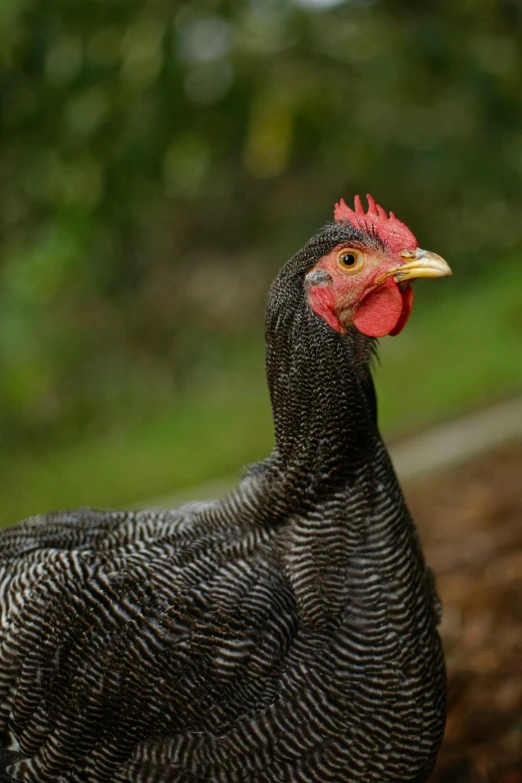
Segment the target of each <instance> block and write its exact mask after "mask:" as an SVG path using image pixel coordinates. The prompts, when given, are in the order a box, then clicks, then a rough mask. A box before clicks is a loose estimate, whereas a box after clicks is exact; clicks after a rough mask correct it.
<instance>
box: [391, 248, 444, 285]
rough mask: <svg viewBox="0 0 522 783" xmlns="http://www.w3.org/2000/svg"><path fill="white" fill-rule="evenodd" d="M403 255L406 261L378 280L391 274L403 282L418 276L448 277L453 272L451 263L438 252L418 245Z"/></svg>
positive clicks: (403, 252)
mask: <svg viewBox="0 0 522 783" xmlns="http://www.w3.org/2000/svg"><path fill="white" fill-rule="evenodd" d="M401 256H402V258H404V259H406V261H405V263H404V264H398V265H397V266H394V267H393V268H392V269H388V271H387V272H386V274H384V275H383V276H382V277H380V278H379V280H378V281H377V282H379V283H382V281H383V280H385V279H386V278H387V277H390V276H391V275H393V279H394V280H395V282H396V283H402V282H403V281H404V280H415V279H416V278H417V277H447V276H448V275H451V274H452V271H451V269H450V267H449V264H448V263H447V262H446V261H444V259H443V258H441V256H439V255H437V253H430V252H429V251H428V250H421V248H420V247H418V248H417V249H416V250H403V251H402V253H401ZM408 259H411V260H408Z"/></svg>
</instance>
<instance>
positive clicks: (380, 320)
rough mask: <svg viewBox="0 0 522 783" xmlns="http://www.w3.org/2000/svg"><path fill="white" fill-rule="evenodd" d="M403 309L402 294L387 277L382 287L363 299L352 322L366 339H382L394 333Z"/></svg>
mask: <svg viewBox="0 0 522 783" xmlns="http://www.w3.org/2000/svg"><path fill="white" fill-rule="evenodd" d="M403 309H404V304H403V297H402V294H401V292H400V291H399V288H398V286H397V283H396V282H395V281H394V279H393V278H392V277H389V278H387V280H386V281H385V282H384V283H383V285H381V286H379V288H376V289H375V291H372V292H371V293H369V294H368V295H367V296H365V297H364V299H363V300H362V302H361V303H360V304H359V306H358V307H357V311H356V313H355V317H354V319H353V322H354V324H355V326H356V327H357V329H358V330H359V331H360V332H362V333H363V334H366V335H367V336H368V337H384V336H385V335H386V334H392V333H393V332H394V331H395V329H396V328H397V326H398V324H399V322H400V321H401V317H402V313H403ZM410 309H411V308H410ZM408 315H409V313H408ZM406 318H407V316H406ZM404 323H406V321H404ZM402 326H404V324H402ZM402 326H401V328H402Z"/></svg>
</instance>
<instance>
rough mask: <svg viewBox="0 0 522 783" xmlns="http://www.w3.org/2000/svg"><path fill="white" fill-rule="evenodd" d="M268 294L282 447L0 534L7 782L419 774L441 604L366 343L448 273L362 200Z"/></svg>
mask: <svg viewBox="0 0 522 783" xmlns="http://www.w3.org/2000/svg"><path fill="white" fill-rule="evenodd" d="M368 201H369V208H368V211H367V212H366V213H365V211H364V209H363V208H362V205H361V202H360V200H359V199H358V198H356V201H355V210H352V209H350V208H348V207H347V206H346V204H345V203H344V201H341V202H340V203H339V204H338V205H337V206H336V209H335V220H334V222H332V223H329V224H327V225H326V226H325V228H324V229H323V230H321V231H320V232H319V233H318V234H316V235H315V236H314V237H313V238H312V239H311V240H310V241H309V242H308V244H306V245H305V247H304V248H303V249H302V250H300V251H299V252H298V253H297V254H296V255H295V256H294V257H293V258H292V259H291V260H290V261H289V262H288V263H287V264H286V266H284V267H283V269H282V270H281V272H280V273H279V274H278V276H277V278H276V279H275V281H274V283H273V285H272V288H271V291H270V295H269V300H268V306H267V316H266V370H267V378H268V385H269V389H270V395H271V402H272V409H273V418H274V425H275V440H276V445H275V447H274V450H273V452H272V454H271V456H270V457H268V459H266V460H265V461H263V462H261V463H259V464H257V465H255V466H254V467H252V468H251V469H250V470H249V471H248V472H247V473H246V474H245V476H244V478H243V479H242V481H241V482H240V484H239V487H238V488H237V489H236V490H235V491H234V492H232V493H231V494H230V495H229V496H228V497H226V498H225V499H224V500H219V501H212V502H205V503H192V504H187V505H185V506H182V507H181V508H179V509H177V510H171V511H142V512H139V513H127V512H120V513H109V512H103V511H95V510H91V509H82V510H78V511H73V512H62V513H55V514H48V515H45V516H40V517H36V518H33V519H29V520H27V521H25V522H22V523H20V524H18V525H17V526H14V527H12V528H11V529H8V530H4V531H3V532H1V533H0V610H1V618H0V781H2V783H7V781H10V782H12V781H23V783H51V782H54V783H80V782H81V783H102V781H106V782H107V783H109V781H110V783H189V782H190V783H196V782H197V781H207V782H210V781H212V782H216V783H217V782H222V783H236V781H248V783H275V781H286V782H288V783H300V782H302V783H305V781H306V783H327V782H328V783H330V782H334V781H335V782H339V783H341V782H342V781H346V783H348V781H349V783H362V782H363V781H364V783H369V782H370V781H375V782H376V783H377V781H378V782H379V783H384V782H385V781H386V782H388V781H390V782H391V781H396V782H397V783H398V782H399V781H400V783H405V781H415V782H416V783H420V782H421V781H425V780H427V778H428V777H429V774H430V771H431V769H432V767H433V764H434V761H435V758H436V755H437V751H438V748H439V745H440V742H441V737H442V733H443V727H444V719H445V674H444V661H443V655H442V651H441V645H440V640H439V636H438V633H437V629H436V626H437V622H438V613H437V598H436V594H435V591H434V586H433V578H432V576H431V572H430V570H429V569H428V568H427V567H426V565H425V562H424V559H423V555H422V552H421V548H420V545H419V540H418V537H417V534H416V531H415V527H414V525H413V522H412V519H411V517H410V515H409V513H408V510H407V508H406V505H405V502H404V499H403V496H402V494H401V490H400V487H399V484H398V482H397V478H396V476H395V474H394V471H393V468H392V465H391V463H390V459H389V457H388V453H387V451H386V448H385V446H384V444H383V441H382V440H381V437H380V435H379V431H378V428H377V414H376V397H375V391H374V386H373V382H372V377H371V374H370V364H371V360H372V356H373V354H374V353H375V339H374V338H376V337H381V336H384V335H387V334H397V333H398V332H399V331H400V330H401V329H402V328H403V327H404V325H405V324H406V321H407V320H408V316H409V314H410V311H411V308H412V303H413V294H412V289H411V286H410V281H411V280H412V279H415V278H418V277H439V276H443V275H448V274H451V272H450V270H449V267H448V265H447V264H446V262H445V261H443V260H442V259H441V258H440V257H439V256H437V255H435V254H433V253H428V252H425V251H423V250H421V249H420V248H419V247H418V245H417V241H416V239H415V237H414V236H413V234H412V233H411V231H409V229H408V228H406V226H405V225H404V224H403V223H401V222H400V221H399V220H397V219H396V218H395V216H394V215H393V213H390V216H389V217H388V216H387V214H386V213H385V212H384V210H383V209H381V207H379V206H377V205H376V204H375V202H374V201H373V199H372V198H371V197H368Z"/></svg>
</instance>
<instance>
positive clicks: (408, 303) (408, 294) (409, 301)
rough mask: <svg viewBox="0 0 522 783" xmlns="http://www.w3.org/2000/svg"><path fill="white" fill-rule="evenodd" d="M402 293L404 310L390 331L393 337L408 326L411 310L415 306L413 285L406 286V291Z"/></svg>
mask: <svg viewBox="0 0 522 783" xmlns="http://www.w3.org/2000/svg"><path fill="white" fill-rule="evenodd" d="M401 295H402V312H401V315H400V318H399V320H398V321H397V324H396V326H395V328H394V329H392V331H391V332H390V334H391V336H392V337H395V336H396V335H397V334H400V333H401V332H402V330H403V329H404V327H405V326H406V323H407V321H408V318H409V317H410V314H411V310H412V307H413V288H412V287H411V285H409V286H408V287H407V288H405V289H404V291H401Z"/></svg>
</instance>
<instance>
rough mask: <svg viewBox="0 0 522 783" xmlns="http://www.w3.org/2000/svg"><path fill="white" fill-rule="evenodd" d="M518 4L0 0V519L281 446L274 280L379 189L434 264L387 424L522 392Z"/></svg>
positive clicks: (167, 486) (521, 10) (387, 345)
mask: <svg viewBox="0 0 522 783" xmlns="http://www.w3.org/2000/svg"><path fill="white" fill-rule="evenodd" d="M521 36H522V5H521V3H520V2H518V0H463V1H462V2H455V1H454V0H451V1H450V0H446V2H443V0H437V1H435V0H431V1H430V0H424V2H422V3H420V2H418V0H389V1H388V2H384V0H382V1H381V2H378V1H377V0H374V1H373V2H370V1H368V0H366V1H365V0H351V2H350V1H348V0H345V1H344V2H339V0H294V1H293V2H292V1H291V0H244V1H242V0H236V1H235V2H220V1H219V0H190V2H186V3H175V4H173V3H169V2H166V0H139V1H138V0H125V1H124V0H103V1H102V0H75V1H74V3H71V2H70V0H3V1H2V3H1V4H0V58H1V91H0V97H1V128H0V133H1V136H0V140H1V144H0V177H1V187H0V202H1V210H0V213H1V228H2V232H1V239H0V244H1V267H0V366H1V372H0V437H1V444H2V448H1V451H0V522H1V523H8V522H12V521H14V520H15V519H17V518H20V517H24V516H27V515H29V514H33V513H36V512H42V511H47V510H50V509H53V508H63V507H71V506H79V505H84V504H89V505H93V506H105V507H114V506H121V505H123V506H125V505H127V506H128V505H132V504H138V503H141V502H142V501H146V500H147V499H149V498H152V499H155V498H161V497H163V496H168V495H169V494H171V493H175V492H177V491H178V490H181V489H183V488H184V487H187V486H191V485H194V484H198V483H200V482H208V481H212V480H214V479H217V478H220V477H223V476H230V475H233V474H237V472H238V471H239V469H240V468H241V466H242V465H244V464H245V463H249V462H251V461H253V460H255V459H258V458H261V457H262V456H264V455H266V454H267V452H268V451H269V450H270V448H271V444H272V428H271V421H270V410H269V404H268V395H267V392H266V389H265V382H264V371H263V314H264V306H265V301H266V295H267V290H268V287H269V284H270V282H271V279H272V278H273V276H274V274H275V272H276V271H277V269H278V268H279V267H280V266H281V265H282V264H283V263H284V262H285V260H286V259H287V258H288V257H289V256H290V255H292V254H293V253H294V252H295V251H296V250H297V249H298V248H299V247H301V246H302V245H303V244H304V243H305V241H306V240H307V239H308V238H309V236H310V235H311V234H312V233H314V232H315V231H316V230H317V229H318V228H319V227H320V226H321V225H322V224H324V223H325V222H326V221H327V220H330V219H331V217H332V209H333V206H334V203H335V201H336V200H338V199H339V197H341V196H344V197H345V198H346V199H347V200H348V201H350V202H351V201H352V199H353V195H354V194H355V193H358V192H360V193H361V194H364V193H367V192H370V193H372V194H373V195H374V196H375V198H376V199H377V200H378V202H379V203H381V204H382V205H383V206H384V207H385V208H386V209H388V210H389V209H392V210H394V211H395V212H396V214H397V215H398V216H399V217H400V218H401V219H402V220H404V221H405V222H406V223H407V224H408V225H409V226H410V227H411V228H412V229H413V231H414V233H415V234H416V235H417V237H418V238H419V241H420V244H421V246H424V247H426V248H428V249H430V250H434V251H436V252H438V253H440V254H441V255H443V256H444V257H445V258H447V259H448V261H449V262H450V263H451V266H452V268H453V270H454V277H453V278H452V279H451V280H444V281H440V282H436V283H429V284H427V285H425V284H424V283H423V282H422V281H421V282H420V283H419V284H418V285H417V299H416V307H415V310H414V314H413V317H412V319H411V321H410V323H409V325H408V328H407V329H406V330H405V331H404V332H403V334H402V335H401V336H400V338H398V339H397V340H394V339H386V340H384V341H383V343H382V350H381V355H382V366H381V367H378V368H377V385H378V391H379V398H380V415H381V424H382V427H383V428H384V431H385V432H386V433H387V434H388V436H394V435H403V434H406V433H409V432H413V431H416V430H419V429H420V428H422V427H424V426H425V425H426V424H428V423H431V422H434V421H438V420H441V419H446V418H448V417H451V416H454V415H456V414H459V413H462V412H465V411H466V410H469V409H471V408H480V407H481V406H483V405H485V404H486V403H489V402H491V401H495V400H501V399H503V398H506V397H509V396H511V395H513V394H515V393H516V392H520V390H521V389H522V339H521V338H522V307H521V305H520V301H521V300H520V291H521V290H522V221H521V219H520V215H521V209H522V90H521V84H522V43H521V40H522V39H521Z"/></svg>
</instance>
